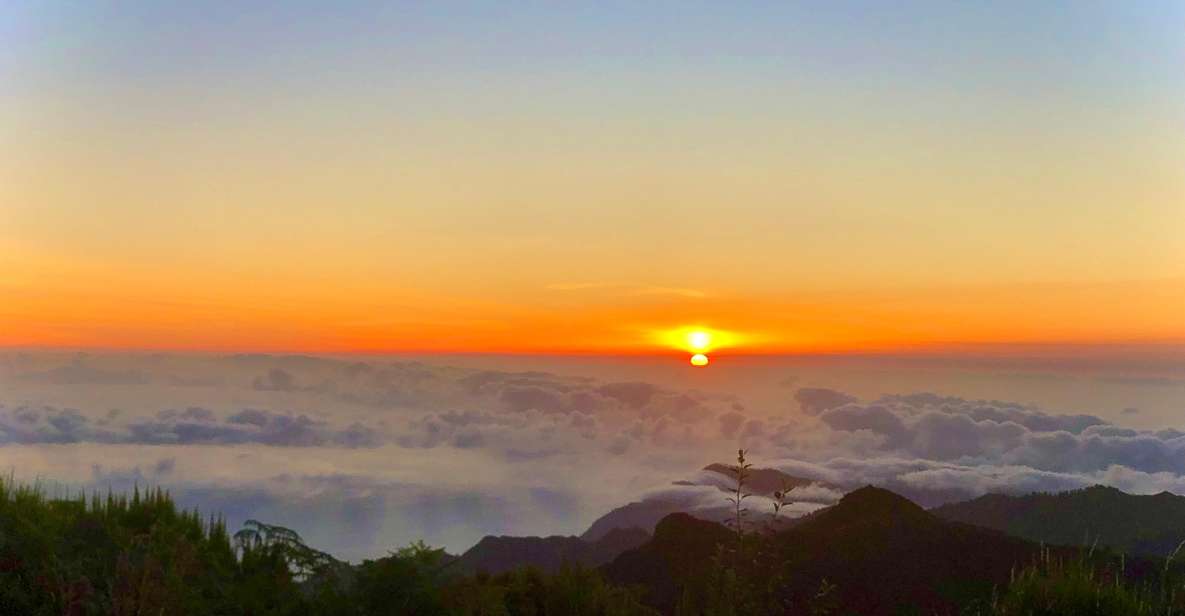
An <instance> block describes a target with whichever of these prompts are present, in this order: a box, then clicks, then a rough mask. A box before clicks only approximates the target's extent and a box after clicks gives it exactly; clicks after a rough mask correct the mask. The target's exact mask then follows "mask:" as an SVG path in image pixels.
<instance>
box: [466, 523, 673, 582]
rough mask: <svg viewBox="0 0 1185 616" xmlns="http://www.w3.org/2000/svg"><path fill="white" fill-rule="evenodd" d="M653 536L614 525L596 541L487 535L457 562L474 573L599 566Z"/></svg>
mask: <svg viewBox="0 0 1185 616" xmlns="http://www.w3.org/2000/svg"><path fill="white" fill-rule="evenodd" d="M649 539H650V533H648V532H646V531H644V530H642V529H640V528H632V529H622V528H614V529H612V530H610V531H609V532H608V533H606V534H605V535H603V536H601V537H600V538H599V539H597V540H596V541H586V540H584V539H581V538H580V537H561V536H552V537H494V536H487V537H484V538H483V539H482V540H481V541H479V542H478V543H477V544H476V545H474V546H473V547H472V548H469V549H468V550H467V551H466V552H465V553H464V554H462V555H461V556H460V558H458V559H457V563H456V565H455V566H456V567H457V568H458V569H460V570H461V571H464V572H472V573H476V572H486V573H502V572H505V571H510V570H512V569H517V568H519V567H527V566H529V567H535V568H537V569H540V570H542V571H545V572H549V573H550V572H555V571H558V570H559V569H560V567H561V566H562V565H564V564H570V565H583V566H587V567H596V566H599V565H602V564H604V563H607V562H609V561H611V560H613V559H614V558H616V557H617V555H618V554H621V553H622V552H624V551H626V550H629V549H632V548H635V547H637V546H639V545H642V544H643V543H645V542H646V541H647V540H649Z"/></svg>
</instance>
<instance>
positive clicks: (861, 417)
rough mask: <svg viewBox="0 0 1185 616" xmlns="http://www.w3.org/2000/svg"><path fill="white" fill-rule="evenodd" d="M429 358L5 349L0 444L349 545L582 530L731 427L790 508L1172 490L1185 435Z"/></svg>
mask: <svg viewBox="0 0 1185 616" xmlns="http://www.w3.org/2000/svg"><path fill="white" fill-rule="evenodd" d="M440 363H441V365H437V364H436V363H435V362H433V363H422V362H417V361H400V360H393V359H389V358H377V359H366V360H359V359H357V358H320V357H306V356H269V355H232V356H215V355H207V356H176V355H146V354H140V355H87V354H61V353H57V354H49V353H9V354H7V355H0V386H2V387H3V389H0V463H2V464H3V465H4V466H5V467H7V469H6V470H8V471H10V472H11V474H12V475H13V476H15V477H16V478H18V479H20V480H25V481H38V482H40V483H42V484H43V485H44V486H46V488H47V489H49V490H53V491H58V492H61V493H70V492H72V491H77V490H80V489H96V488H97V489H104V490H105V489H115V490H126V489H130V488H131V487H133V486H136V485H140V486H144V485H162V486H165V487H167V488H168V489H169V490H170V491H171V492H172V493H173V494H174V495H175V497H176V498H177V499H178V500H179V501H180V502H181V503H182V504H184V505H186V506H190V507H199V508H200V509H201V510H202V511H205V512H221V513H222V514H224V515H225V516H226V517H227V519H228V522H229V523H230V524H231V525H232V526H235V525H237V524H240V523H241V522H242V521H243V520H245V519H247V518H259V519H264V520H266V521H269V522H273V523H279V524H284V525H287V526H290V527H293V528H295V529H296V530H298V531H299V532H301V533H302V534H303V535H304V536H305V537H306V539H308V540H309V542H310V543H312V544H314V545H317V546H319V547H322V548H325V549H328V550H330V551H332V552H334V553H335V554H338V555H340V556H342V557H345V558H350V559H359V558H363V557H373V556H377V555H382V554H384V553H385V552H387V551H389V550H392V549H395V548H397V547H399V546H400V545H403V544H405V543H407V542H408V541H411V540H414V539H420V538H423V539H425V540H427V541H428V542H430V543H434V544H437V545H443V546H445V547H447V548H449V549H450V550H454V551H457V550H463V549H464V548H466V547H468V545H470V544H472V543H474V542H475V541H476V540H477V539H479V538H480V537H481V536H483V535H485V534H538V535H545V534H578V533H580V532H581V531H583V530H584V529H585V528H586V527H587V526H588V524H589V523H590V522H591V521H592V520H594V519H595V518H596V517H598V516H599V515H601V514H603V513H604V512H606V511H608V510H609V509H612V508H613V507H615V506H617V505H621V504H624V503H626V502H629V501H632V500H639V499H665V500H679V499H682V502H687V503H689V506H711V504H712V503H714V502H715V501H716V500H718V499H719V498H720V494H719V492H718V491H716V490H715V488H712V487H710V486H711V485H712V483H713V482H714V481H715V482H718V478H717V479H714V478H712V477H711V476H710V474H708V475H704V474H703V473H700V472H699V469H701V468H702V467H703V466H704V465H706V464H708V463H711V462H719V461H728V460H729V459H730V458H731V457H732V456H734V455H735V451H736V449H737V448H738V447H744V448H746V449H748V450H750V451H751V452H752V453H751V457H752V459H753V461H754V462H755V463H757V464H758V466H764V467H773V468H778V469H780V470H783V471H785V472H787V473H789V474H792V475H795V476H799V477H804V478H808V479H812V480H815V481H816V482H817V483H816V484H815V485H814V486H811V487H807V488H802V489H800V490H799V491H797V492H796V493H795V499H794V500H795V501H796V503H795V505H794V506H793V507H792V509H791V510H792V511H793V512H796V513H802V512H806V511H810V510H813V509H816V508H818V507H821V506H825V505H826V504H828V503H830V502H834V500H835V499H836V498H838V497H839V496H840V494H842V491H843V490H846V489H850V488H853V487H857V486H860V485H864V484H875V485H880V486H884V487H887V488H890V489H893V490H895V491H898V492H900V493H902V494H904V495H906V496H908V497H910V498H912V499H914V500H916V501H917V502H919V503H921V504H923V505H925V506H933V505H937V504H940V503H943V502H948V501H952V500H960V499H965V498H970V497H974V496H977V495H980V494H983V493H986V492H1009V493H1025V492H1030V491H1054V490H1065V489H1072V488H1078V487H1083V486H1087V485H1091V484H1096V483H1102V484H1107V485H1113V486H1115V487H1118V488H1120V489H1123V490H1127V491H1130V492H1136V493H1155V492H1160V491H1162V490H1169V491H1175V492H1180V493H1185V433H1183V432H1180V431H1177V430H1174V429H1158V430H1149V429H1133V428H1127V427H1124V426H1121V425H1117V424H1115V423H1113V422H1112V421H1108V420H1104V419H1102V418H1100V417H1097V416H1094V415H1091V414H1083V413H1065V412H1060V413H1059V412H1052V411H1049V410H1046V409H1042V408H1036V407H1034V406H1031V405H1025V404H1019V403H1015V402H1008V401H1000V400H969V399H963V398H959V397H953V396H948V395H938V394H934V393H925V392H922V393H918V392H906V393H901V394H895V395H885V396H880V397H876V398H875V399H860V398H859V397H857V396H855V395H851V394H849V393H846V392H844V391H839V390H838V389H832V388H824V387H813V386H809V385H810V383H799V382H797V380H795V379H793V378H792V377H791V378H787V379H785V382H786V383H788V384H789V383H792V384H793V386H789V387H784V388H783V391H784V397H783V399H782V400H781V401H780V402H778V403H775V404H769V403H763V404H761V405H752V404H750V403H749V402H748V400H747V399H746V397H745V395H744V392H737V393H735V394H732V393H721V392H720V391H711V392H708V391H697V390H695V389H688V388H674V387H670V386H664V385H658V384H655V383H652V382H648V381H646V380H644V379H642V378H639V379H638V380H613V379H605V378H593V377H586V376H578V375H572V374H564V375H560V374H554V373H550V372H543V371H526V370H489V369H481V368H473V367H456V366H448V365H443V364H444V363H447V362H443V361H442V362H440ZM788 376H790V375H788ZM799 385H801V386H799ZM680 480H681V481H680ZM677 481H678V482H679V483H675V482H677ZM688 483H691V484H707V486H708V487H705V485H687V484H688Z"/></svg>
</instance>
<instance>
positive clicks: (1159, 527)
mask: <svg viewBox="0 0 1185 616" xmlns="http://www.w3.org/2000/svg"><path fill="white" fill-rule="evenodd" d="M931 512H932V513H933V514H934V515H936V516H938V517H941V518H944V519H947V520H953V521H958V522H964V523H967V524H974V525H976V526H982V527H985V528H993V529H997V530H1000V531H1003V532H1006V533H1008V534H1010V535H1015V536H1017V537H1023V538H1025V539H1029V540H1031V541H1039V542H1045V543H1051V544H1060V545H1091V544H1094V543H1096V542H1097V543H1098V545H1100V546H1107V547H1109V548H1112V549H1114V550H1116V551H1119V552H1124V553H1127V554H1141V555H1154V556H1167V555H1168V554H1170V553H1172V551H1173V550H1175V549H1176V548H1177V546H1178V545H1180V544H1181V542H1182V541H1185V496H1177V495H1175V494H1170V493H1168V492H1161V493H1160V494H1154V495H1149V496H1139V495H1135V494H1127V493H1125V492H1121V491H1120V490H1117V489H1115V488H1110V487H1105V486H1093V487H1089V488H1083V489H1081V490H1073V491H1070V492H1061V493H1057V494H1046V493H1034V494H1029V495H1027V496H1006V495H1003V494H988V495H986V496H981V497H979V498H976V499H974V500H970V501H966V502H962V503H953V504H949V505H943V506H941V507H937V508H935V509H933V510H931Z"/></svg>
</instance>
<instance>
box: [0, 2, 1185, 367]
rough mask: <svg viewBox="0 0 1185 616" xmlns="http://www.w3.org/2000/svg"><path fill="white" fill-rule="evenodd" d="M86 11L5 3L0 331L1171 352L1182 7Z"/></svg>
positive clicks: (215, 344) (233, 342) (1180, 273)
mask: <svg viewBox="0 0 1185 616" xmlns="http://www.w3.org/2000/svg"><path fill="white" fill-rule="evenodd" d="M91 4H93V6H79V5H76V4H72V3H53V2H23V1H21V0H17V1H12V2H4V3H3V4H2V5H0V139H2V141H3V147H0V345H13V346H63V347H92V346H93V347H118V348H183V349H223V350H225V349H264V350H312V351H353V350H358V351H383V350H440V351H604V352H622V351H646V350H650V349H652V348H654V347H655V345H656V344H657V343H656V340H657V339H656V337H655V335H654V332H655V331H660V330H666V329H670V328H677V327H683V326H688V325H704V326H709V327H715V328H721V329H726V330H733V331H736V332H739V333H741V334H743V336H742V338H741V340H743V341H744V343H743V344H741V345H740V348H743V349H744V350H751V351H812V350H828V351H830V350H882V349H912V348H919V347H928V346H943V345H949V344H954V343H960V344H983V343H1037V342H1039V343H1112V342H1116V341H1123V342H1127V343H1132V342H1134V343H1147V344H1165V343H1169V344H1175V343H1180V342H1182V341H1185V320H1183V319H1182V318H1181V315H1182V314H1185V70H1182V67H1183V66H1185V4H1182V3H1180V2H1125V3H1119V2H1110V3H1104V2H1064V3H1063V2H1048V3H1032V5H1031V6H1026V5H1025V4H1022V3H1014V2H999V3H991V6H970V5H966V4H956V3H931V2H913V3H891V4H890V3H836V2H827V3H823V2H820V3H815V4H805V3H778V5H777V6H766V5H763V4H759V3H741V2H733V3H703V4H698V3H689V2H680V3H646V5H645V6H637V4H638V3H620V4H618V3H608V2H599V3H595V4H593V3H590V4H588V5H583V6H577V5H562V4H560V3H541V4H535V3H531V4H513V5H512V4H511V3H488V4H451V3H415V4H412V3H406V4H393V5H386V6H384V5H381V4H380V3H370V2H357V3H319V2H258V3H242V2H217V1H212V2H201V3H196V2H195V3H189V4H181V3H163V2H119V3H106V2H103V3H91ZM330 6H332V9H330V8H329V7H330Z"/></svg>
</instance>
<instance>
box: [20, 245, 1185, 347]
mask: <svg viewBox="0 0 1185 616" xmlns="http://www.w3.org/2000/svg"><path fill="white" fill-rule="evenodd" d="M10 263H11V262H10ZM15 264H16V265H18V266H19V265H21V261H20V260H17V261H15ZM5 273H6V275H5V277H3V278H0V296H2V297H3V298H4V301H3V303H2V305H0V347H53V348H96V349H99V348H102V349H129V350H131V349H145V350H190V351H218V352H240V351H261V352H305V353H397V352H425V353H541V354H546V353H557V354H606V355H608V354H614V355H648V354H663V353H669V352H670V351H681V352H689V353H705V354H710V353H711V352H714V351H719V350H728V351H729V352H731V353H734V354H771V353H774V354H776V353H845V352H913V351H918V352H926V351H932V350H942V349H962V348H965V347H966V346H968V345H971V346H974V345H1002V344H1104V343H1117V342H1122V343H1133V344H1170V343H1171V344H1179V343H1181V342H1182V341H1185V323H1183V322H1182V321H1181V320H1180V314H1181V311H1182V310H1185V280H1180V279H1166V280H1156V281H1133V282H1119V283H1093V284H1085V283H1080V284H1068V283H1067V284H1053V283H1043V284H1024V285H1019V284H1018V285H994V286H987V285H963V286H946V287H931V288H924V287H923V288H909V289H901V290H897V291H891V292H890V291H860V292H857V291H849V292H842V293H841V292H827V293H823V292H810V293H808V292H806V291H802V292H799V293H796V295H795V299H794V300H793V301H790V300H787V299H786V298H783V297H779V296H775V295H758V294H753V293H745V292H740V291H737V292H724V291H720V292H715V293H713V294H711V295H709V296H705V297H686V296H681V295H671V294H666V295H651V294H637V293H635V292H633V291H630V290H625V291H618V290H613V289H606V290H595V289H594V290H591V291H550V290H548V289H546V288H542V286H541V287H538V288H536V289H534V290H532V288H529V287H525V288H521V289H520V288H515V289H508V290H507V291H505V292H499V293H491V292H477V291H474V290H469V288H468V287H465V286H461V287H459V288H458V289H452V290H446V289H438V290H434V289H427V288H424V287H418V288H417V287H408V288H399V289H396V288H393V287H391V286H387V285H383V284H379V283H375V282H373V281H371V280H358V279H353V278H350V277H342V278H339V279H332V278H328V277H326V278H324V279H322V278H320V277H319V276H316V275H311V274H310V275H306V276H303V277H299V278H290V279H285V278H276V277H273V278H267V277H265V276H258V275H247V274H238V273H235V275H233V276H232V275H224V276H222V277H219V273H218V272H207V271H195V270H191V271H186V272H181V271H175V270H172V269H167V268H160V269H159V270H151V269H147V268H142V269H139V270H134V269H131V268H116V267H104V266H102V265H99V264H89V263H88V264H79V263H73V264H61V263H59V264H55V265H53V266H47V265H45V264H38V265H37V266H36V267H28V268H25V269H21V268H20V267H12V268H8V269H7V270H6V272H5ZM965 298H974V301H967V300H966V299H965ZM1037 305H1039V306H1040V309H1039V310H1035V309H1033V306H1037ZM688 315H692V317H691V318H692V319H696V321H692V322H691V323H690V324H689V319H688ZM719 325H726V326H727V329H726V328H724V327H720V326H719Z"/></svg>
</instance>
